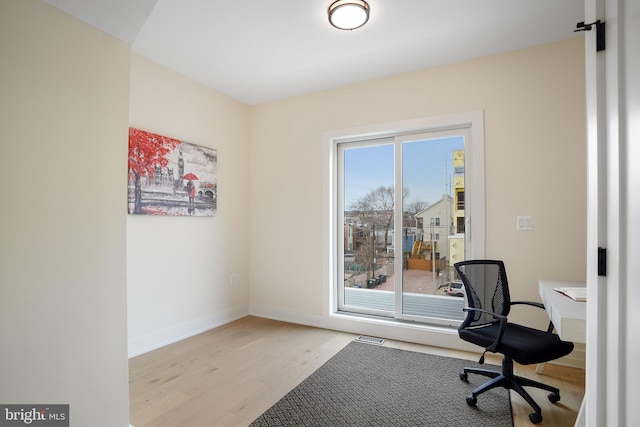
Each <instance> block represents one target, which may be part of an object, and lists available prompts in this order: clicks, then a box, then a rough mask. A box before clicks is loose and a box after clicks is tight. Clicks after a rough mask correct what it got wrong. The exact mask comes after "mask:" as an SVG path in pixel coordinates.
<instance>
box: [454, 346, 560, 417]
mask: <svg viewBox="0 0 640 427" xmlns="http://www.w3.org/2000/svg"><path fill="white" fill-rule="evenodd" d="M467 374H479V375H484V376H485V377H489V378H491V381H488V382H486V383H484V384H482V385H481V386H479V387H476V388H475V389H474V390H473V391H472V392H471V395H470V396H467V403H468V404H469V405H475V404H476V401H477V397H478V395H480V394H482V393H484V392H485V391H488V390H491V389H492V388H496V387H504V388H506V389H508V390H515V391H516V392H517V393H518V394H519V395H520V396H522V397H523V398H524V400H526V401H527V403H528V404H529V405H530V406H531V407H532V408H533V410H534V411H535V412H533V413H531V414H529V420H531V422H532V423H533V424H538V423H539V422H541V421H542V409H540V406H538V404H537V403H536V401H535V400H533V398H532V397H531V396H530V395H529V393H527V391H526V390H525V389H524V388H523V387H536V388H539V389H542V390H547V391H549V392H551V393H550V394H549V396H548V398H549V401H551V402H552V403H556V402H558V401H559V400H560V390H559V389H557V388H556V387H551V386H550V385H547V384H544V383H541V382H538V381H534V380H531V379H529V378H524V377H520V376H517V375H514V374H513V360H511V359H509V358H507V357H504V358H503V359H502V371H501V372H497V371H491V370H488V369H480V368H464V370H463V372H461V373H460V379H462V380H463V381H467Z"/></svg>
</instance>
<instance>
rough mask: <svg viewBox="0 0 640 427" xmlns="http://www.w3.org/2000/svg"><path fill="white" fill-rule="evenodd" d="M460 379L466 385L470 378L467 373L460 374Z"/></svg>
mask: <svg viewBox="0 0 640 427" xmlns="http://www.w3.org/2000/svg"><path fill="white" fill-rule="evenodd" d="M460 379H461V380H462V381H464V382H465V383H466V382H469V376H468V375H467V373H466V372H460Z"/></svg>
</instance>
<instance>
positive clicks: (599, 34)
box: [573, 19, 606, 52]
mask: <svg viewBox="0 0 640 427" xmlns="http://www.w3.org/2000/svg"><path fill="white" fill-rule="evenodd" d="M594 25H595V26H596V52H600V51H603V50H604V49H605V45H606V37H605V32H604V22H603V21H601V20H599V19H598V20H597V21H596V22H592V23H591V24H585V23H584V21H582V22H578V23H577V24H576V29H575V30H573V32H574V33H577V32H578V31H591V28H592V27H593V26H594Z"/></svg>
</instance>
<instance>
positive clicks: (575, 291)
mask: <svg viewBox="0 0 640 427" xmlns="http://www.w3.org/2000/svg"><path fill="white" fill-rule="evenodd" d="M553 290H554V291H556V292H560V293H561V294H562V295H565V296H567V297H569V298H571V299H572V300H574V301H579V302H585V301H587V288H586V287H579V288H553Z"/></svg>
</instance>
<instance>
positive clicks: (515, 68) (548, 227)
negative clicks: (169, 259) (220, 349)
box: [249, 37, 586, 326]
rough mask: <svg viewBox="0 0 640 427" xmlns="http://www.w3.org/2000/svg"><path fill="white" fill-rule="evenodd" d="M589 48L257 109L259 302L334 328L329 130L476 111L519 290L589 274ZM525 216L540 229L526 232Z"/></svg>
mask: <svg viewBox="0 0 640 427" xmlns="http://www.w3.org/2000/svg"><path fill="white" fill-rule="evenodd" d="M583 50H584V48H583V40H582V38H581V37H578V38H574V39H572V40H569V41H565V42H561V43H555V44H550V45H545V46H540V47H535V48H530V49H525V50H520V51H516V52H512V53H507V54H503V55H497V56H491V57H485V58H480V59H475V60H471V61H465V62H460V63H456V64H451V65H446V66H441V67H436V68H431V69H425V70H422V71H419V72H414V73H409V74H404V75H400V76H395V77H390V78H385V79H381V80H376V81H371V82H367V83H362V84H357V85H352V86H347V87H342V88H338V89H334V90H328V91H323V92H319V93H314V94H310V95H306V96H300V97H296V98H290V99H286V100H283V101H279V102H273V103H267V104H264V105H259V106H255V107H253V108H252V109H251V148H250V156H251V159H250V163H249V168H250V170H251V183H250V188H251V198H250V199H251V219H250V226H251V230H252V239H253V241H255V242H259V244H256V245H252V247H251V277H250V281H251V306H252V311H253V312H254V313H256V314H260V315H264V316H269V317H276V318H282V319H289V320H297V321H303V322H306V323H315V324H318V323H320V324H324V325H325V326H330V325H331V323H330V322H327V313H326V307H327V298H326V296H325V295H324V294H323V292H322V289H323V285H325V284H323V283H322V278H323V271H322V269H323V262H322V259H323V253H322V248H323V244H324V242H325V241H326V239H327V236H326V235H324V234H323V213H324V212H325V203H326V201H325V200H323V176H324V175H323V174H324V171H323V160H322V159H323V133H324V132H327V131H332V130H336V129H343V128H353V127H361V126H368V125H375V124H378V123H386V122H394V121H402V120H406V119H412V118H416V117H429V116H436V115H442V114H449V113H458V112H466V111H474V110H482V111H484V121H485V122H484V126H485V168H486V183H485V184H486V236H487V238H486V256H487V257H488V258H498V259H503V260H504V261H505V262H506V264H507V267H508V272H509V278H510V283H511V285H512V290H513V296H514V298H515V299H533V300H538V299H539V297H538V294H537V286H538V279H539V278H557V279H566V280H584V277H585V224H586V223H585V177H586V170H585V107H584V106H585V95H584V87H585V82H584V54H583ZM518 215H531V216H532V217H533V230H532V231H529V232H523V231H516V216H518ZM283 272H285V274H283ZM545 316H546V315H545V314H544V313H540V314H539V315H538V316H537V317H534V319H535V320H536V321H538V322H539V323H542V322H546V321H548V320H547V319H546V317H545Z"/></svg>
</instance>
